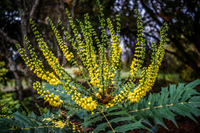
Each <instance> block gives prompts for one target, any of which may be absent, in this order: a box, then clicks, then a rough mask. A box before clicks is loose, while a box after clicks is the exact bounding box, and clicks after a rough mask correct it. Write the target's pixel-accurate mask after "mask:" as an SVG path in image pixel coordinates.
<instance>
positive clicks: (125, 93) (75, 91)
mask: <svg viewBox="0 0 200 133" xmlns="http://www.w3.org/2000/svg"><path fill="white" fill-rule="evenodd" d="M99 7H100V11H101V14H100V16H99V20H100V25H101V38H99V37H98V36H97V32H96V31H95V29H94V28H93V27H92V25H91V23H90V21H89V15H88V14H86V15H85V16H84V22H80V21H78V20H77V21H78V23H79V24H80V28H81V30H82V31H81V32H79V31H78V29H77V28H76V26H75V24H74V22H73V21H72V18H71V16H70V13H69V11H68V10H67V9H66V12H67V15H68V18H69V22H70V25H71V28H72V30H73V34H74V38H72V36H71V35H70V34H68V32H67V31H65V29H64V27H63V26H62V23H61V21H60V22H59V25H61V26H62V30H64V35H65V36H66V37H67V38H68V39H69V41H70V43H71V44H72V46H73V47H74V49H75V50H77V54H78V56H79V57H80V59H81V60H82V63H83V65H84V67H85V68H86V69H87V70H88V73H89V77H90V80H88V79H87V78H86V73H85V72H84V71H83V70H82V69H80V71H81V74H82V75H83V77H84V78H85V79H86V82H87V83H88V85H89V86H90V88H89V89H86V88H85V87H84V86H83V85H81V84H80V83H78V82H77V81H76V80H75V79H73V78H72V76H70V74H69V73H68V72H67V71H65V69H64V67H63V66H62V65H60V63H59V61H58V58H57V57H55V55H54V54H53V52H52V51H50V50H49V48H48V46H47V44H46V43H45V42H44V39H43V38H42V35H41V34H40V33H39V31H38V30H37V27H36V26H35V23H34V21H33V20H32V19H31V20H30V23H31V27H32V30H33V33H34V35H35V38H36V40H37V42H38V44H39V47H40V49H41V51H42V52H43V55H44V57H45V58H46V60H47V62H48V64H49V65H50V66H51V68H52V69H53V70H54V72H49V71H46V70H45V68H44V65H43V62H42V61H41V60H39V59H38V57H37V55H36V54H35V52H34V48H32V46H31V44H30V41H29V40H28V38H27V37H26V36H25V39H26V40H27V43H26V45H27V47H28V49H29V50H30V57H28V56H27V54H25V50H24V49H23V48H21V47H20V45H19V44H17V48H18V50H19V53H20V54H21V56H22V58H23V59H24V61H25V63H26V64H27V66H28V67H30V69H31V70H32V71H33V72H34V73H36V74H37V76H38V77H39V78H41V79H43V80H45V81H47V82H48V83H49V85H48V87H46V86H47V85H43V86H42V85H41V84H40V82H38V81H37V82H35V83H34V84H33V87H34V89H36V90H37V92H38V94H40V95H41V97H43V98H44V100H45V101H46V102H49V104H50V105H51V106H54V107H62V106H65V105H66V106H71V107H77V108H84V109H85V110H87V111H93V110H95V109H97V108H104V107H105V108H109V107H112V106H114V105H118V104H123V103H125V102H131V103H134V102H139V100H140V99H141V98H142V97H143V96H145V95H146V93H147V92H148V91H150V90H151V89H152V86H153V84H154V82H155V80H156V77H157V74H158V70H159V66H160V65H161V62H162V60H163V57H164V53H165V47H166V31H167V29H168V28H167V26H166V24H165V26H164V27H161V30H160V34H161V42H160V45H159V46H157V45H156V43H153V45H152V49H153V52H152V59H151V64H150V65H149V66H148V67H144V68H142V63H143V60H144V58H145V48H146V46H145V41H144V39H143V33H142V32H143V25H142V20H141V17H140V16H139V13H138V11H136V14H137V27H138V34H137V36H138V38H137V44H136V48H135V54H134V57H135V58H134V59H133V61H132V64H131V66H130V76H129V79H128V80H127V82H121V80H120V70H121V60H120V55H121V52H122V50H121V47H120V40H119V38H120V27H121V25H120V22H119V21H120V19H119V16H116V25H117V28H116V30H115V29H114V27H113V24H112V22H111V20H110V18H107V19H106V20H105V19H104V14H103V12H102V11H103V9H102V7H101V5H100V4H99ZM48 20H49V23H50V25H51V28H52V30H53V32H54V33H55V36H56V39H57V41H58V45H59V46H60V48H61V50H62V52H63V54H64V55H65V57H66V59H67V60H68V61H69V62H70V63H71V64H73V65H75V66H76V67H78V68H80V67H79V65H78V64H77V62H76V60H75V58H74V55H73V53H72V52H70V51H69V50H68V47H67V46H66V45H65V43H64V41H63V39H62V37H61V35H60V34H59V33H58V30H57V29H56V27H55V26H54V24H53V22H52V20H51V19H50V18H48ZM106 24H107V25H106ZM107 27H108V28H109V31H110V33H109V35H110V37H111V38H110V39H109V38H108V36H109V35H108V34H107V32H106V28H107ZM95 46H97V48H98V52H97V50H96V49H95ZM106 48H108V49H109V54H106ZM140 70H142V72H141V79H140V80H139V83H138V84H134V79H135V78H136V75H137V74H138V73H139V72H140ZM50 86H51V87H52V88H55V89H57V90H58V91H61V93H62V96H60V95H59V94H56V93H54V92H52V91H50V90H49V89H48V88H50ZM62 97H70V100H69V101H67V102H66V101H64V100H63V98H62Z"/></svg>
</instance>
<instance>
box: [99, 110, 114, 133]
mask: <svg viewBox="0 0 200 133" xmlns="http://www.w3.org/2000/svg"><path fill="white" fill-rule="evenodd" d="M101 113H102V114H103V116H104V117H105V119H106V121H107V122H108V125H109V126H110V128H111V129H112V131H113V133H115V130H114V129H113V127H112V126H111V124H110V122H109V121H108V119H107V118H106V116H105V114H104V113H103V110H101Z"/></svg>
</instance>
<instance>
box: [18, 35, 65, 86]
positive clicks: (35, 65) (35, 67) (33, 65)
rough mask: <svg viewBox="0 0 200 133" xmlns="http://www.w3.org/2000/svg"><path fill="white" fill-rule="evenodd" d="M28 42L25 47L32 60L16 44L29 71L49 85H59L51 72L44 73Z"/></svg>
mask: <svg viewBox="0 0 200 133" xmlns="http://www.w3.org/2000/svg"><path fill="white" fill-rule="evenodd" d="M25 39H26V38H25ZM29 43H30V42H29V41H27V43H26V44H27V46H29V49H30V54H31V55H30V56H31V57H32V59H30V58H29V57H28V56H27V55H26V54H25V50H24V49H23V48H21V46H20V45H19V44H16V46H17V48H18V51H19V54H20V55H21V57H22V59H23V60H24V61H25V64H26V65H27V66H28V67H30V70H31V71H33V72H34V73H35V74H36V75H37V76H38V77H39V78H41V79H44V80H46V81H47V82H49V84H51V85H58V84H61V82H60V80H59V79H58V78H57V77H56V76H55V75H54V74H53V72H51V73H50V72H49V71H45V70H44V65H43V63H42V61H40V60H38V59H37V56H36V55H35V52H34V51H33V48H31V45H30V44H29Z"/></svg>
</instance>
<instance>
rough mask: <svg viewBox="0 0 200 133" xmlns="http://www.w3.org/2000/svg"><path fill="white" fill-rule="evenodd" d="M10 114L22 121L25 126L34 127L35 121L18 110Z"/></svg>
mask: <svg viewBox="0 0 200 133" xmlns="http://www.w3.org/2000/svg"><path fill="white" fill-rule="evenodd" d="M12 116H13V117H14V118H15V119H16V120H17V121H20V122H22V123H23V124H24V125H25V127H36V126H37V123H36V122H34V121H32V120H31V119H30V118H29V117H27V116H25V115H23V114H21V113H19V112H15V113H13V114H12Z"/></svg>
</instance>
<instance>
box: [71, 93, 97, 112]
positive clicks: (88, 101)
mask: <svg viewBox="0 0 200 133" xmlns="http://www.w3.org/2000/svg"><path fill="white" fill-rule="evenodd" d="M71 99H72V100H75V102H76V103H77V104H78V105H79V106H81V107H82V108H84V109H85V110H88V111H93V110H94V109H96V108H97V102H96V101H94V100H92V97H89V98H88V97H86V96H85V97H84V98H82V97H81V94H80V93H78V94H77V95H76V94H75V96H74V95H72V97H71Z"/></svg>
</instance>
